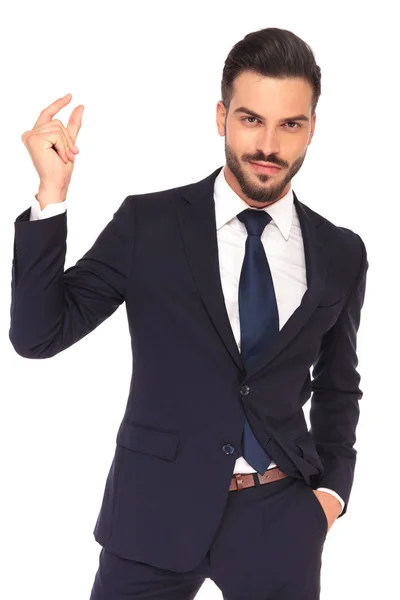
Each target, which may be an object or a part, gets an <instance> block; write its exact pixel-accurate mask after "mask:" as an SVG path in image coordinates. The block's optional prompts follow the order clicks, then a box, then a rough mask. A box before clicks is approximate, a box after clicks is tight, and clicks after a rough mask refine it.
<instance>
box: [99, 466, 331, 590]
mask: <svg viewBox="0 0 400 600" xmlns="http://www.w3.org/2000/svg"><path fill="white" fill-rule="evenodd" d="M327 530H328V522H327V519H326V516H325V512H324V510H323V508H322V505H321V504H320V502H319V500H318V498H317V497H316V496H315V494H314V492H313V490H312V488H311V487H310V486H309V485H308V484H307V483H305V481H304V480H303V479H297V478H294V477H290V476H289V477H287V478H285V479H281V480H278V481H273V482H271V483H266V484H263V485H261V484H260V483H259V482H258V480H257V479H256V486H255V487H250V488H245V489H242V490H235V491H231V492H229V493H228V500H227V503H226V507H225V510H224V514H223V518H222V519H221V523H220V525H219V528H218V530H217V533H216V535H215V537H214V539H213V541H212V544H211V546H210V548H209V550H208V552H207V553H206V555H205V556H204V558H203V559H202V561H201V562H200V564H199V565H197V566H196V568H194V569H193V570H191V571H187V572H175V571H170V570H166V569H162V568H159V567H157V565H149V564H146V563H143V562H136V561H132V560H129V559H126V558H122V557H120V556H118V555H116V554H114V553H113V552H110V551H109V550H107V548H106V547H103V548H102V550H101V552H100V557H99V568H98V570H97V573H96V575H95V579H94V584H93V588H92V592H91V596H90V600H136V599H137V600H139V599H141V600H153V599H154V600H156V599H157V600H190V599H192V598H195V596H196V595H197V592H198V591H199V589H200V587H201V586H202V584H203V583H204V581H205V580H206V579H207V578H209V579H211V580H212V581H213V582H214V583H215V584H216V586H217V587H218V588H219V589H220V590H221V592H222V597H223V599H224V600H319V598H320V571H321V558H322V551H323V546H324V543H325V539H326V535H327Z"/></svg>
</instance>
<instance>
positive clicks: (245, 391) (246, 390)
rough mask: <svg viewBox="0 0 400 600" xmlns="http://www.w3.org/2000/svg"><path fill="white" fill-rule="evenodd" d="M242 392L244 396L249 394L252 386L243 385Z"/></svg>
mask: <svg viewBox="0 0 400 600" xmlns="http://www.w3.org/2000/svg"><path fill="white" fill-rule="evenodd" d="M240 393H241V394H242V396H247V394H249V393H250V388H249V386H248V385H242V387H241V388H240Z"/></svg>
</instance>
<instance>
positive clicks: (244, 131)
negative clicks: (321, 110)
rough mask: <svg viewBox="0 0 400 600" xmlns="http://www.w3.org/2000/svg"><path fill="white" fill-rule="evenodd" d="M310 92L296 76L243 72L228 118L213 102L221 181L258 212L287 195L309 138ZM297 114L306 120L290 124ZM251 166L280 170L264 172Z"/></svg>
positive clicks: (312, 122)
mask: <svg viewBox="0 0 400 600" xmlns="http://www.w3.org/2000/svg"><path fill="white" fill-rule="evenodd" d="M312 92H313V90H312V87H311V85H310V84H309V83H308V81H306V80H305V79H303V78H300V77H293V78H286V79H276V78H273V77H264V76H263V75H259V74H258V73H254V72H252V71H244V72H242V73H241V74H240V75H239V76H238V77H237V78H236V79H235V81H234V83H233V95H232V99H231V103H230V106H229V112H228V114H227V113H226V109H225V107H224V105H223V103H222V101H219V102H218V104H217V127H218V133H219V134H220V135H221V136H225V156H226V166H225V169H224V172H225V177H226V180H227V182H228V183H229V185H230V186H231V187H232V189H233V190H234V191H235V192H236V193H237V194H239V196H240V197H241V198H243V199H244V200H245V201H246V202H247V203H248V204H249V205H250V206H255V207H257V208H263V207H264V206H267V205H268V204H271V203H273V202H276V201H277V200H279V198H281V197H283V196H284V195H285V194H286V193H287V192H288V190H289V187H290V181H291V179H292V178H293V177H294V175H295V174H296V173H297V172H298V170H299V169H300V167H301V165H302V164H303V161H304V159H305V156H306V153H307V146H308V145H309V144H310V143H311V139H312V136H313V134H314V128H315V120H316V115H314V116H313V117H312V116H311V105H312ZM254 115H258V116H257V117H256V116H254ZM301 115H303V116H304V117H306V119H307V120H302V119H300V118H297V119H296V118H293V119H292V117H300V116H301ZM251 161H256V162H261V163H266V162H268V163H273V164H274V165H276V166H278V167H280V168H279V169H274V172H270V173H268V172H266V171H265V170H258V169H257V168H256V167H255V166H254V165H253V164H252V162H251Z"/></svg>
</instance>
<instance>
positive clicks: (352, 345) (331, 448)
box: [310, 234, 369, 517]
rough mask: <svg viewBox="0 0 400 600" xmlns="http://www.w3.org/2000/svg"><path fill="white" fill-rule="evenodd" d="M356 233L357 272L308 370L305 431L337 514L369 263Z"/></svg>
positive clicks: (352, 425) (346, 486) (353, 416)
mask: <svg viewBox="0 0 400 600" xmlns="http://www.w3.org/2000/svg"><path fill="white" fill-rule="evenodd" d="M356 235H357V238H358V241H359V249H358V255H359V256H360V260H359V264H360V266H359V269H358V275H357V277H356V280H355V283H354V285H353V288H352V290H351V292H350V294H349V296H348V299H347V302H346V304H345V306H344V307H343V309H342V311H341V313H340V315H339V317H338V319H337V321H336V323H335V324H334V325H333V327H332V328H331V329H329V330H328V331H327V332H326V333H325V335H324V336H323V338H322V342H321V346H320V350H319V353H318V356H317V359H316V361H315V362H314V364H313V371H312V376H313V380H312V396H311V407H310V424H311V432H312V435H313V438H314V441H315V444H316V448H317V451H318V454H319V456H320V458H321V460H322V463H323V465H324V474H323V476H322V478H320V479H319V480H318V482H317V484H318V487H325V488H329V489H332V490H334V491H336V493H337V494H339V495H340V497H341V498H342V499H343V500H344V502H345V506H344V508H343V511H342V512H341V514H340V515H339V516H340V517H341V516H343V515H344V514H345V513H346V511H347V504H348V500H349V496H350V492H351V487H352V484H353V479H354V470H355V463H356V453H357V451H356V450H355V448H354V447H353V446H354V444H355V441H356V427H357V424H358V420H359V414H360V409H359V400H360V399H361V397H362V395H363V392H362V391H361V389H360V387H359V384H360V379H361V377H360V374H359V373H358V371H357V366H358V357H357V332H358V329H359V325H360V319H361V309H362V306H363V304H364V296H365V287H366V276H367V270H368V266H369V264H368V260H367V253H366V249H365V245H364V242H363V241H362V239H361V238H360V236H359V235H358V234H356Z"/></svg>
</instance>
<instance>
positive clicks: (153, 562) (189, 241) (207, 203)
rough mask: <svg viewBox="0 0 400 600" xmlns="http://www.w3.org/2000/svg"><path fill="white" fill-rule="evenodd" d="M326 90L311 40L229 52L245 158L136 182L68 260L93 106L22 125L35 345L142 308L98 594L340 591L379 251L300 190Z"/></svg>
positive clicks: (99, 528) (16, 270)
mask: <svg viewBox="0 0 400 600" xmlns="http://www.w3.org/2000/svg"><path fill="white" fill-rule="evenodd" d="M319 95H320V69H319V67H318V66H317V65H316V64H315V59H314V56H313V53H312V51H311V49H310V48H309V47H308V46H307V45H306V44H305V43H304V42H303V41H302V40H301V39H300V38H298V37H297V36H295V35H294V34H293V33H292V32H289V31H287V30H282V29H277V28H268V29H264V30H261V31H257V32H253V33H250V34H248V35H247V36H246V37H245V38H244V39H243V40H241V41H240V42H238V43H237V44H236V45H235V46H234V47H233V48H232V50H231V52H230V54H229V55H228V57H227V59H226V62H225V66H224V71H223V78H222V100H221V101H219V102H218V104H217V127H218V133H219V134H220V135H221V136H225V152H226V164H225V165H224V167H223V168H218V169H217V170H216V171H214V172H213V173H212V174H211V175H208V176H207V177H206V178H205V179H203V180H201V181H199V182H197V183H193V184H188V185H184V186H181V187H179V188H176V189H170V190H165V191H161V192H156V193H149V194H145V195H131V196H127V197H126V198H125V200H124V201H123V203H122V204H121V206H120V207H119V209H118V210H117V211H116V212H115V214H114V216H113V219H112V220H111V221H110V222H109V223H108V225H107V226H106V227H105V229H104V230H103V231H102V232H101V234H100V235H99V237H98V238H97V240H96V241H95V243H94V244H93V246H92V247H91V248H90V250H89V251H88V252H87V253H86V254H85V255H84V256H83V257H82V258H81V259H80V260H78V261H77V263H76V264H75V265H74V266H72V267H70V268H69V269H67V270H65V271H64V260H65V251H66V209H65V202H66V200H65V198H66V192H67V188H68V184H69V180H70V177H71V173H72V168H73V163H74V158H75V157H74V154H73V152H77V149H76V147H75V149H74V144H75V141H76V137H77V134H78V131H79V129H80V126H81V117H82V110H83V107H77V109H75V110H74V111H73V113H72V115H71V118H70V120H69V123H68V126H67V128H64V126H63V125H62V124H61V123H60V122H59V121H52V120H51V118H52V117H53V116H54V115H55V114H56V113H57V112H58V110H60V108H61V107H62V106H65V104H67V103H68V102H69V100H70V98H69V99H68V100H67V101H66V100H65V98H64V99H60V100H58V101H56V102H55V103H53V104H52V105H50V106H49V107H48V108H47V109H45V110H44V111H42V113H41V115H40V117H39V119H38V121H37V122H36V124H35V127H34V128H33V130H32V131H30V132H25V134H23V136H22V137H23V140H24V143H25V144H26V146H27V148H28V150H29V152H30V154H31V156H32V159H33V161H34V164H35V166H36V168H37V170H38V173H39V175H40V187H39V192H38V194H37V197H36V200H35V202H34V204H33V206H32V207H31V208H30V209H28V210H26V211H24V212H23V213H22V214H21V215H19V216H18V217H17V219H16V222H15V252H14V261H13V278H12V307H11V327H10V340H11V342H12V344H13V346H14V348H15V350H16V351H17V352H18V353H19V354H21V355H22V356H25V357H27V358H48V357H51V356H54V355H55V354H57V353H59V352H62V351H63V350H64V349H66V348H68V347H69V346H71V345H72V344H74V343H76V342H77V341H78V340H80V339H82V338H83V337H84V336H85V335H87V334H88V333H90V332H91V331H92V330H93V329H95V328H96V327H97V326H98V325H99V324H100V323H102V322H103V321H104V320H105V319H106V318H107V317H109V316H110V315H111V314H113V313H114V312H115V310H116V309H117V308H118V307H119V306H120V305H121V304H122V303H123V302H125V303H126V310H127V316H128V323H129V328H130V335H131V340H132V353H133V368H132V384H131V387H130V391H129V396H128V399H127V405H126V410H125V414H124V417H123V419H122V422H121V425H120V428H119V430H118V433H117V438H116V450H115V456H114V459H113V461H112V465H111V468H110V471H109V475H108V478H107V482H106V486H105V492H104V498H103V503H102V506H101V510H100V514H99V516H98V519H97V522H96V526H95V529H94V535H95V539H96V540H97V541H98V542H99V544H101V545H102V546H103V548H102V551H101V554H100V564H99V569H98V571H97V573H96V577H95V581H94V585H93V589H92V594H91V600H122V598H124V600H125V599H128V598H129V599H134V598H149V599H150V598H155V597H157V598H163V599H171V600H172V599H174V600H187V599H189V598H194V597H195V595H196V594H197V591H198V590H199V588H200V587H201V585H202V583H203V582H204V580H205V579H206V578H211V579H212V580H213V581H214V582H215V584H216V585H217V586H218V587H219V588H220V589H221V591H222V594H223V598H224V599H225V600H242V599H246V600H249V599H250V600H258V599H260V600H261V599H263V600H265V599H268V600H316V599H318V598H319V596H320V567H321V554H322V550H323V545H324V541H325V539H326V535H327V532H328V531H329V529H330V527H331V526H332V524H333V523H334V521H335V520H336V519H337V518H338V517H339V516H343V515H344V514H345V512H346V510H347V505H348V502H349V496H350V491H351V487H352V483H353V478H354V468H355V461H356V451H355V449H354V448H353V446H354V442H355V430H356V426H357V422H358V418H359V406H358V400H359V399H360V398H361V396H362V392H361V390H360V388H359V382H360V376H359V374H358V372H357V370H356V367H357V364H358V360H357V355H356V336H357V331H358V328H359V323H360V313H361V308H362V305H363V301H364V294H365V284H366V272H367V268H368V261H367V255H366V249H365V245H364V243H363V241H362V239H361V238H360V236H359V235H358V234H356V233H354V232H352V231H351V230H349V229H347V228H345V227H338V226H336V225H334V224H333V223H331V222H329V221H328V220H327V219H325V218H324V217H322V216H321V215H319V214H317V213H316V212H315V211H313V210H311V209H310V208H308V207H307V206H306V205H305V204H304V203H302V202H300V201H299V200H298V198H297V196H296V195H295V193H294V191H293V190H292V187H291V180H292V178H293V177H294V175H295V174H296V173H297V172H298V170H299V169H300V167H301V165H302V164H303V161H304V159H305V155H306V152H307V147H308V145H309V144H310V143H311V140H312V137H313V134H314V130H315V123H316V114H315V108H316V105H317V101H318V98H319ZM27 223H28V224H27ZM311 367H313V371H312V375H313V379H312V380H311V378H310V368H311ZM311 394H312V397H311V410H310V421H311V431H308V430H307V425H306V421H305V418H304V412H303V408H302V407H303V405H304V404H305V402H306V401H307V399H308V398H309V397H310V395H311Z"/></svg>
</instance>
